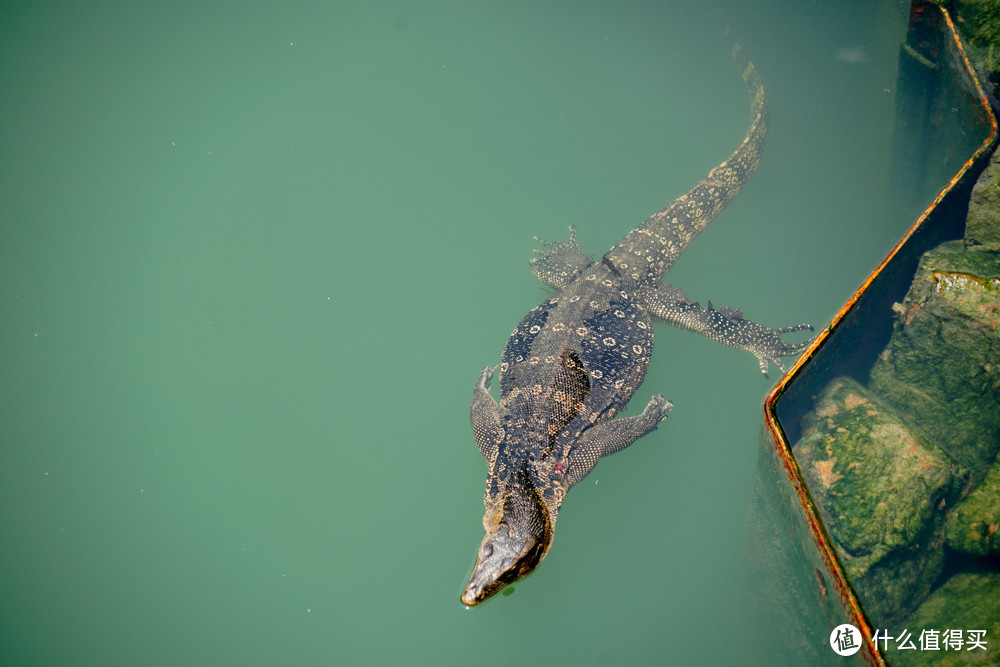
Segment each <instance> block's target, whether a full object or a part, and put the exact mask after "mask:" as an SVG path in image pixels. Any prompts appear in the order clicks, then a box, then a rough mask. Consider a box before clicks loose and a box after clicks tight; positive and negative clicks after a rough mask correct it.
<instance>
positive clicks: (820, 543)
mask: <svg viewBox="0 0 1000 667" xmlns="http://www.w3.org/2000/svg"><path fill="white" fill-rule="evenodd" d="M938 9H939V10H940V11H941V13H942V15H943V16H944V20H945V24H946V25H947V26H948V31H949V32H950V34H951V37H952V39H953V40H954V42H955V47H956V48H957V50H958V54H959V55H960V56H961V59H962V63H963V64H964V66H965V69H966V72H967V74H968V75H969V78H970V79H971V80H972V82H973V84H974V85H975V89H976V94H977V95H978V96H979V103H980V105H981V106H982V108H983V109H984V111H985V113H986V116H987V118H988V119H989V122H990V133H989V136H988V137H987V138H986V140H985V141H983V143H982V145H980V147H979V148H978V149H977V150H976V152H975V153H973V154H972V157H970V158H969V159H968V160H966V162H965V164H964V165H962V167H961V169H959V170H958V172H957V173H956V174H955V175H954V176H952V178H951V180H950V181H949V182H948V184H947V185H946V186H945V187H944V188H943V189H942V190H941V191H940V192H939V193H938V195H937V196H936V197H935V198H934V201H933V202H931V204H930V206H928V207H927V208H926V209H925V210H924V212H923V213H922V214H921V215H920V217H919V218H917V220H916V221H915V222H914V223H913V225H911V226H910V228H909V229H908V230H907V231H906V233H905V234H903V236H902V238H901V239H900V240H899V241H898V242H897V243H896V245H895V246H893V248H892V250H890V251H889V254H888V255H886V257H885V259H883V260H882V262H881V263H880V264H879V265H878V266H877V267H876V268H875V270H874V271H872V273H871V275H869V276H868V278H867V279H866V280H865V281H864V283H862V284H861V286H860V287H859V288H858V290H857V291H856V292H855V293H854V295H853V296H851V298H850V299H849V300H848V301H847V303H845V304H844V305H843V307H841V309H840V310H839V311H838V312H837V314H836V315H835V316H834V317H833V319H832V320H831V321H830V323H829V324H827V325H826V327H824V328H823V330H822V331H821V332H820V334H819V335H818V336H817V337H816V340H814V341H813V343H812V344H811V345H810V346H809V347H808V348H806V350H805V352H803V353H802V355H801V356H800V357H799V358H798V360H796V362H795V364H794V365H793V366H792V368H791V369H789V371H788V373H786V374H785V375H784V376H782V378H781V379H780V380H779V381H778V383H777V384H776V385H775V386H774V388H773V389H772V390H771V392H770V393H769V394H768V395H767V398H766V399H765V400H764V423H765V424H766V426H767V429H768V432H769V433H770V434H771V444H772V446H773V448H774V450H775V452H776V453H777V455H778V457H779V458H780V460H781V462H782V467H783V468H784V470H785V474H786V476H787V478H788V481H789V483H790V484H791V486H792V488H793V489H794V490H795V494H796V496H797V497H798V500H799V505H800V506H801V509H802V514H803V516H804V517H805V520H806V524H807V525H808V528H809V533H810V536H811V537H812V541H813V544H814V545H815V546H816V549H817V551H818V552H819V554H820V556H821V558H822V560H823V563H824V565H825V567H826V570H827V573H828V574H829V576H830V580H831V581H832V582H833V587H834V588H835V589H836V591H837V597H838V599H839V600H840V603H841V605H842V606H843V608H844V610H845V611H846V612H847V614H848V616H849V617H850V619H851V622H852V623H853V625H855V626H856V627H857V628H858V629H859V630H860V631H861V633H862V635H864V642H865V651H864V652H863V656H864V659H865V661H866V662H868V663H869V664H872V665H885V664H886V663H885V659H884V658H883V656H882V653H881V651H879V649H878V646H877V645H876V644H875V643H874V642H872V640H871V638H872V635H873V632H872V628H871V626H870V624H869V623H868V619H867V618H866V617H865V614H864V611H863V610H862V608H861V604H860V603H859V601H858V598H857V596H856V595H855V593H854V590H853V588H851V585H850V583H849V582H848V580H847V577H846V575H845V574H844V570H843V568H842V566H841V564H840V560H839V559H838V558H837V555H836V552H835V551H834V548H833V544H832V542H831V540H830V536H829V535H828V534H827V532H826V529H825V528H824V526H823V522H822V520H821V519H820V516H819V511H818V510H817V508H816V505H815V504H814V503H813V500H812V498H811V496H810V495H809V490H808V489H807V488H806V485H805V482H804V481H803V479H802V472H801V470H800V469H799V465H798V462H796V460H795V457H794V455H793V454H792V450H791V445H790V443H789V442H788V440H787V439H786V437H785V432H784V430H783V429H782V428H781V424H780V423H779V422H778V417H777V412H776V408H775V403H776V402H777V400H778V398H779V397H780V396H781V395H782V393H784V391H785V389H786V388H787V387H788V386H789V384H791V383H792V382H793V381H794V380H795V378H796V377H797V375H798V374H799V372H800V371H801V370H802V369H803V368H804V367H805V365H806V364H808V363H809V362H810V360H812V358H813V357H814V356H815V355H816V352H817V351H818V350H819V349H820V348H821V347H822V346H823V344H824V343H825V342H826V340H827V338H828V337H829V336H830V334H831V333H832V332H833V331H834V329H836V328H837V326H838V325H839V324H840V323H841V321H843V319H844V317H846V315H847V313H848V312H849V311H850V310H851V309H852V308H853V307H854V305H855V304H856V303H857V302H858V300H859V299H860V298H861V296H862V295H863V294H864V293H865V292H866V291H867V290H868V288H869V287H870V286H871V284H872V282H873V281H874V280H875V278H876V277H877V276H878V275H879V274H880V273H881V272H882V270H883V269H884V268H885V267H886V266H887V265H888V264H889V262H890V261H892V259H893V258H894V257H895V256H896V254H897V253H898V252H899V250H900V249H901V248H902V247H903V245H904V244H905V243H906V242H907V241H908V240H909V239H910V237H911V236H913V234H914V233H915V232H916V231H917V230H918V229H920V228H921V227H922V226H923V224H924V222H925V221H926V220H927V217H928V216H929V215H930V213H931V212H932V211H933V210H934V209H935V208H936V207H937V206H938V204H940V203H941V200H942V199H944V197H945V196H946V195H947V194H948V193H949V192H951V190H952V189H953V188H954V187H955V185H956V184H958V182H959V181H960V180H961V179H962V177H963V176H965V174H966V172H967V171H968V170H969V169H970V168H971V167H972V165H973V164H974V163H975V162H976V161H977V160H979V158H980V157H982V156H983V155H984V154H985V153H986V152H987V151H989V150H990V149H991V148H992V146H993V143H994V142H995V141H996V138H997V120H996V117H995V116H994V115H993V112H992V109H991V108H990V104H989V101H988V100H987V98H986V93H985V92H984V91H983V87H982V85H981V84H980V82H979V78H978V77H977V76H976V72H975V70H974V69H973V67H972V65H971V63H970V62H969V58H968V55H967V54H966V52H965V48H964V47H963V45H962V40H961V38H960V37H959V35H958V31H957V30H956V28H955V24H954V22H953V21H952V19H951V16H950V15H949V14H948V11H947V10H946V9H945V8H944V7H940V6H939V7H938Z"/></svg>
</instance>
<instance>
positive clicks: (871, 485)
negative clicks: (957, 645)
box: [794, 378, 953, 622]
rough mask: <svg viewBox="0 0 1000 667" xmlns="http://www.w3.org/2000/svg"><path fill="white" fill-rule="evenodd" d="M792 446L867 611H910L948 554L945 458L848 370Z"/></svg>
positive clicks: (887, 616) (893, 615)
mask: <svg viewBox="0 0 1000 667" xmlns="http://www.w3.org/2000/svg"><path fill="white" fill-rule="evenodd" d="M794 451H795V457H796V460H797V461H798V464H799V468H800V469H801V471H802V476H803V478H804V479H805V481H806V484H807V486H808V488H809V492H810V494H811V495H812V498H813V500H814V502H815V503H816V505H817V506H818V507H819V510H820V513H821V514H822V516H823V520H824V523H825V525H826V527H827V529H828V530H829V531H830V536H831V537H832V538H833V542H834V544H835V546H836V548H837V551H838V554H839V556H840V559H841V563H842V564H843V566H844V570H845V572H846V574H847V576H848V578H849V579H850V581H851V583H852V585H853V586H854V588H855V590H856V591H857V593H858V596H859V598H860V599H861V602H862V604H863V605H864V607H865V611H866V613H867V614H868V615H869V617H870V618H873V619H879V620H880V621H883V622H890V621H894V620H897V619H899V618H901V617H902V616H904V615H905V614H906V613H909V612H910V611H912V610H913V608H915V607H916V606H917V604H919V603H920V601H921V600H922V599H923V598H924V596H926V595H927V593H928V592H929V590H930V587H931V585H932V584H933V582H934V580H935V579H936V578H937V576H938V574H939V573H940V572H941V568H942V563H943V561H944V548H943V542H944V508H945V507H946V506H947V500H950V498H951V497H952V495H953V490H952V484H951V482H952V472H953V470H952V468H953V466H952V464H951V462H950V461H949V460H948V457H947V456H946V455H945V454H944V453H943V452H941V450H939V449H938V448H937V447H936V446H935V445H934V444H933V443H932V442H930V441H929V440H928V439H927V438H926V437H924V436H923V435H922V434H921V433H920V432H919V431H917V430H915V429H913V428H912V427H910V426H909V425H907V423H906V422H905V421H904V420H903V419H901V418H900V417H899V416H898V415H897V414H896V413H895V412H894V411H893V410H892V408H890V407H889V406H887V405H885V404H884V403H882V402H881V401H880V400H879V399H877V398H876V397H875V396H874V395H873V394H872V393H870V392H869V391H868V390H867V389H865V388H864V387H862V386H861V385H859V384H858V383H857V382H855V381H854V380H851V379H848V378H839V379H836V380H833V381H832V382H830V384H829V385H827V387H826V388H825V389H824V390H823V391H822V392H821V393H820V395H819V396H818V397H817V399H816V409H815V410H814V411H813V412H811V413H809V414H808V415H807V416H806V417H805V419H804V423H803V437H802V439H801V440H800V441H799V442H798V443H797V444H796V445H795V448H794Z"/></svg>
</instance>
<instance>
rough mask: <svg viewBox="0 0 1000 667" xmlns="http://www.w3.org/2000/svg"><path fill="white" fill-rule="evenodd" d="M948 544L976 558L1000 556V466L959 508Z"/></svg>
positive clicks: (948, 531)
mask: <svg viewBox="0 0 1000 667" xmlns="http://www.w3.org/2000/svg"><path fill="white" fill-rule="evenodd" d="M945 543H946V544H947V545H948V546H949V547H951V548H952V549H955V550H956V551H961V552H963V553H967V554H972V555H974V556H1000V463H996V464H994V465H993V467H992V468H990V471H989V472H988V473H986V477H985V478H984V479H983V481H982V482H980V484H979V486H978V487H976V490H975V491H973V492H972V493H971V494H969V497H968V498H966V499H965V500H964V501H963V502H962V503H961V504H959V505H958V507H956V508H955V510H954V512H953V514H952V516H951V518H950V519H949V521H948V528H947V529H946V531H945Z"/></svg>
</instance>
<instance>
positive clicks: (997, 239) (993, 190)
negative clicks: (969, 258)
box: [965, 151, 1000, 252]
mask: <svg viewBox="0 0 1000 667" xmlns="http://www.w3.org/2000/svg"><path fill="white" fill-rule="evenodd" d="M965 242H966V244H967V245H968V247H969V249H970V250H989V251H993V252H997V251H1000V151H996V152H994V153H993V156H992V157H991V158H990V162H989V164H988V165H987V166H986V169H985V170H983V173H982V175H980V177H979V180H978V181H976V185H975V187H974V188H972V197H971V199H970V200H969V215H968V216H967V217H966V218H965Z"/></svg>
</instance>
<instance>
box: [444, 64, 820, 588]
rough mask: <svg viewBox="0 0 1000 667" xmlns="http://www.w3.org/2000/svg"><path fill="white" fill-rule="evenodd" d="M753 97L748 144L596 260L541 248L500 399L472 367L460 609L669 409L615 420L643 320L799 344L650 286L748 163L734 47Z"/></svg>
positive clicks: (748, 343)
mask: <svg viewBox="0 0 1000 667" xmlns="http://www.w3.org/2000/svg"><path fill="white" fill-rule="evenodd" d="M733 57H734V58H735V59H736V62H737V64H738V65H739V66H740V68H741V70H742V74H743V79H744V81H745V83H746V85H747V88H748V90H749V93H750V98H751V118H752V121H751V124H750V129H749V131H748V132H747V136H746V138H745V139H744V140H743V142H742V143H741V144H740V146H739V147H738V148H737V149H736V151H735V152H734V153H733V154H732V155H731V156H730V157H729V159H728V160H726V161H725V162H723V163H722V164H720V165H719V166H718V167H716V168H714V169H713V170H712V171H711V172H710V173H709V174H708V177H707V178H705V179H704V180H703V181H701V182H700V183H698V184H697V185H695V186H694V187H693V188H692V189H691V190H690V191H688V192H687V193H686V194H684V195H682V196H681V197H680V198H678V199H677V200H676V201H674V202H673V203H672V204H670V205H669V206H667V207H666V208H664V209H663V210H661V211H660V212H658V213H656V214H655V215H653V216H652V217H650V218H649V219H647V220H646V221H645V222H643V223H642V224H641V225H640V226H639V227H637V228H635V229H633V230H632V231H630V232H629V233H628V234H626V235H625V237H624V238H623V239H622V240H621V241H619V242H618V243H617V244H616V245H615V246H614V247H613V248H611V250H610V251H608V253H607V254H605V255H604V256H603V257H602V258H601V259H600V260H598V261H594V259H593V257H592V256H589V255H585V254H584V253H583V251H582V249H581V248H580V246H579V244H578V243H577V240H576V233H575V230H574V229H573V228H572V227H571V228H570V239H569V241H568V242H558V243H557V242H550V241H542V240H540V239H536V240H539V241H540V242H541V243H542V244H543V245H544V248H543V249H541V250H536V251H535V252H536V253H537V254H538V255H539V256H538V257H536V258H535V259H533V260H532V262H531V265H532V273H534V275H535V276H536V277H537V278H538V279H540V280H541V281H542V282H543V283H545V284H546V285H548V286H549V287H550V288H552V289H553V290H554V292H553V294H552V296H551V297H549V298H548V299H546V300H545V301H544V302H543V303H541V304H540V305H539V306H537V307H536V308H534V309H533V310H532V311H531V312H529V313H528V314H527V315H526V316H525V317H524V319H522V320H521V322H520V323H519V324H518V325H517V328H516V329H514V331H513V333H512V334H511V336H510V339H509V340H508V341H507V345H506V347H505V348H504V351H503V355H502V357H501V360H500V365H499V370H500V401H499V403H497V402H496V401H495V400H494V399H493V397H492V396H491V395H490V393H489V386H490V380H491V378H492V377H493V374H494V372H495V371H496V370H497V368H498V367H497V366H492V367H490V366H487V367H486V368H484V369H483V371H482V372H481V373H480V376H479V380H478V382H477V383H476V385H475V388H474V390H473V395H472V408H471V411H470V419H471V421H472V429H473V432H474V434H475V439H476V443H477V444H478V446H479V451H480V452H481V453H482V455H483V457H484V458H485V459H486V462H487V463H488V464H489V473H488V475H487V478H486V493H485V498H484V504H485V506H486V513H485V516H484V517H483V526H484V528H485V529H486V536H485V537H484V538H483V541H482V544H481V546H480V547H479V554H478V557H477V559H476V564H475V567H474V569H473V572H472V575H471V577H470V578H469V582H468V584H467V585H466V587H465V591H464V592H463V593H462V595H461V601H462V602H463V603H464V604H465V605H467V606H472V605H476V604H479V603H481V602H483V601H484V600H486V599H488V598H490V597H491V596H493V595H494V594H496V593H497V592H499V591H500V590H502V589H503V588H504V587H505V586H507V585H509V584H511V583H513V582H515V581H517V580H519V579H521V578H522V577H524V576H526V575H527V574H529V573H530V572H532V571H533V570H534V569H535V568H536V567H538V565H539V563H541V561H542V559H543V558H545V554H546V553H547V552H548V550H549V547H550V546H551V545H552V537H553V533H554V530H555V525H556V517H557V516H558V514H559V508H560V507H561V505H562V502H563V499H564V498H565V497H566V493H567V492H568V491H569V489H570V488H571V487H572V486H573V485H574V484H576V483H577V482H579V481H580V480H582V479H583V478H584V477H585V476H586V475H587V473H589V472H590V471H591V469H593V467H594V465H595V464H596V463H597V460H598V459H599V458H600V457H602V456H608V455H609V454H613V453H615V452H618V451H621V450H622V449H624V448H626V447H628V446H629V445H630V444H631V443H632V442H634V441H635V440H636V439H637V438H639V437H641V436H643V435H645V434H647V433H649V432H650V431H652V430H653V429H654V428H656V425H657V424H658V423H659V422H660V421H662V420H664V419H666V417H667V413H668V412H669V410H670V409H671V408H672V407H673V405H672V404H671V403H670V401H668V400H666V399H665V398H663V396H661V395H656V396H653V398H652V399H650V401H649V402H648V403H647V404H646V407H645V409H644V410H643V411H642V413H641V414H638V415H634V416H630V417H619V418H614V417H615V414H616V413H617V412H618V411H619V410H621V409H622V408H624V407H625V404H626V403H627V402H628V400H629V398H630V397H631V396H632V394H633V393H635V390H636V389H637V388H638V387H639V385H640V384H641V383H642V380H643V377H644V376H645V374H646V368H647V366H648V365H649V358H650V354H651V353H652V350H653V327H652V321H653V320H656V321H661V322H666V323H668V324H672V325H674V326H677V327H680V328H682V329H688V330H690V331H695V332H697V333H700V334H702V335H705V336H707V337H709V338H711V339H713V340H716V341H718V342H720V343H724V344H726V345H730V346H732V347H735V348H739V349H743V350H747V351H749V352H751V353H752V354H753V355H754V356H755V357H757V360H758V361H759V363H760V370H761V372H762V373H763V374H764V375H765V376H766V375H767V370H768V362H773V363H774V364H775V365H776V366H777V367H778V368H779V369H781V370H782V371H784V365H783V364H782V362H781V357H783V356H792V355H795V354H797V353H798V352H800V351H801V350H802V349H803V348H805V347H806V345H808V344H809V342H810V341H804V342H801V343H788V342H786V341H784V340H782V339H781V335H782V334H785V333H789V332H793V331H799V330H802V329H810V330H811V329H812V327H811V326H809V325H808V324H800V325H798V326H793V327H782V328H779V329H772V328H769V327H765V326H762V325H760V324H757V323H755V322H752V321H750V320H748V319H745V318H744V317H743V314H742V313H741V312H740V311H739V310H737V309H733V308H729V307H728V306H727V307H725V308H720V309H716V308H714V307H713V306H712V304H711V302H709V303H708V307H707V308H702V307H701V306H700V305H699V304H698V303H696V302H692V301H690V300H689V299H688V298H687V296H686V295H685V294H684V292H683V291H682V290H681V289H679V288H677V287H673V286H671V285H668V284H666V283H664V282H662V281H661V280H660V279H661V278H662V277H663V276H664V274H666V273H667V271H668V270H669V269H670V267H671V265H672V264H673V263H674V262H675V261H676V260H677V258H678V257H679V256H680V254H681V253H682V252H683V251H684V250H685V249H686V248H687V246H688V244H690V243H691V240H692V239H694V237H695V236H696V235H697V234H698V232H700V231H701V230H702V229H704V228H705V226H706V225H708V223H709V222H710V221H711V220H712V218H714V217H715V216H716V215H717V214H718V213H719V212H720V211H721V210H722V209H723V208H725V206H726V205H727V204H728V203H729V202H730V201H731V200H732V199H733V197H735V196H736V194H737V193H738V192H739V191H740V189H741V188H742V187H743V185H744V184H745V183H746V182H747V181H748V180H749V179H750V175H751V174H752V173H753V171H754V169H755V168H756V167H757V164H758V163H759V161H760V157H761V154H762V152H763V150H764V143H765V140H766V138H767V125H768V111H767V105H766V101H765V99H764V88H763V85H762V84H761V81H760V77H759V76H758V74H757V72H756V70H755V69H754V66H753V64H752V63H750V62H749V61H748V60H747V59H746V58H745V57H744V56H743V54H742V52H741V50H740V48H739V46H738V45H737V46H736V47H735V48H734V50H733Z"/></svg>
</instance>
